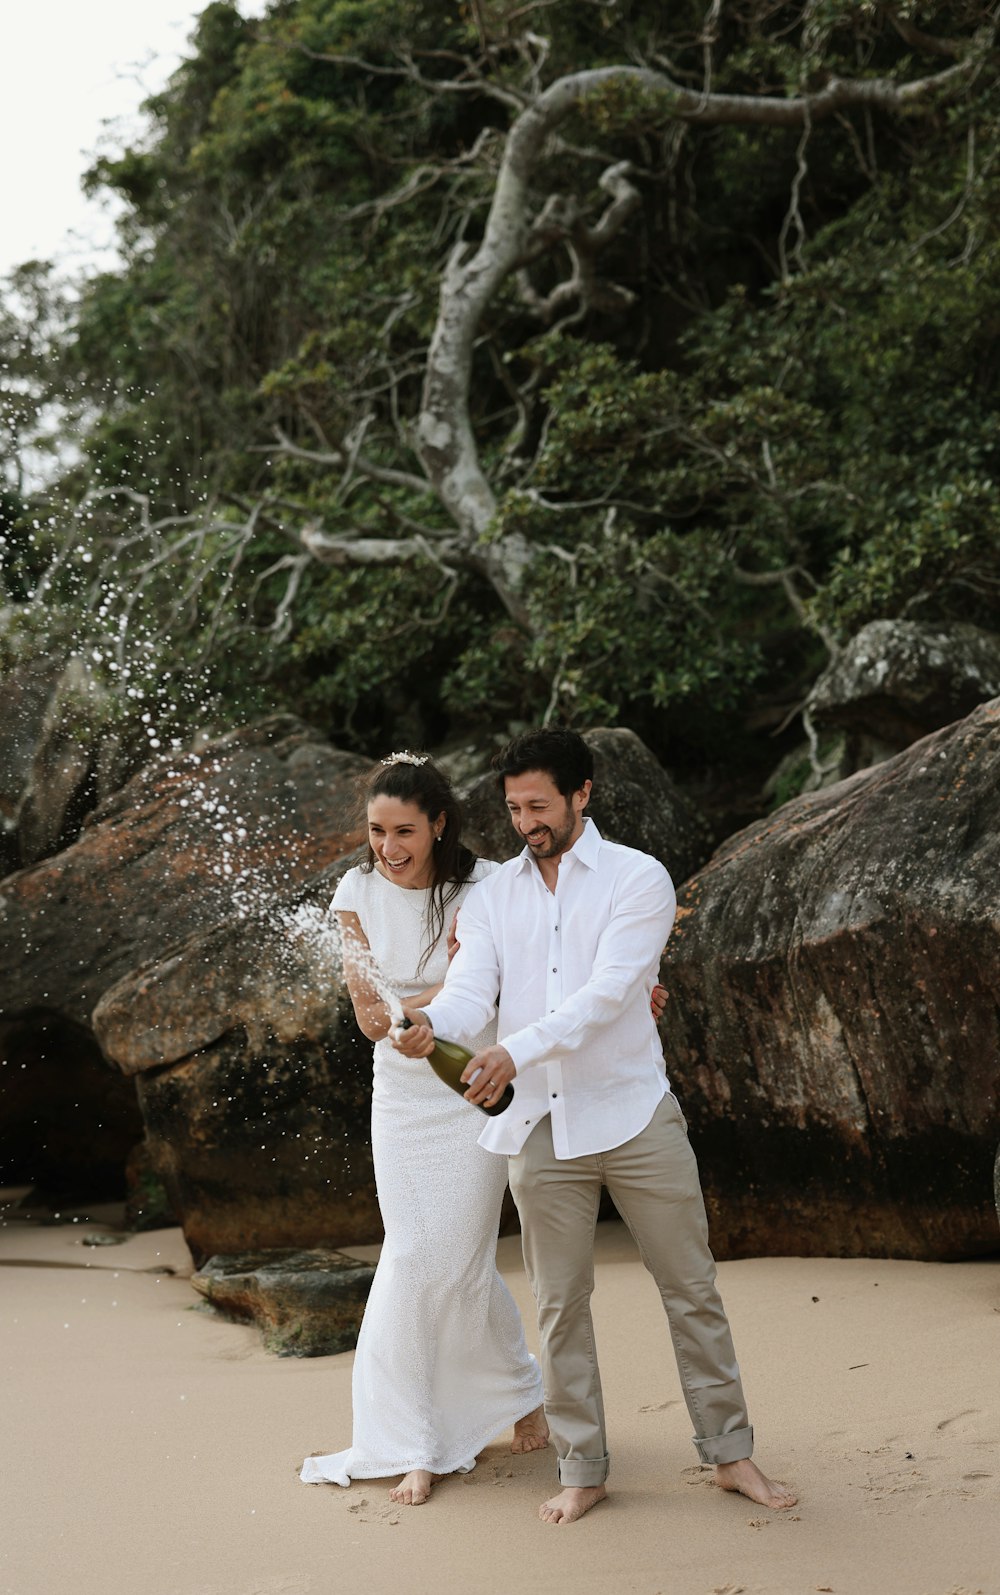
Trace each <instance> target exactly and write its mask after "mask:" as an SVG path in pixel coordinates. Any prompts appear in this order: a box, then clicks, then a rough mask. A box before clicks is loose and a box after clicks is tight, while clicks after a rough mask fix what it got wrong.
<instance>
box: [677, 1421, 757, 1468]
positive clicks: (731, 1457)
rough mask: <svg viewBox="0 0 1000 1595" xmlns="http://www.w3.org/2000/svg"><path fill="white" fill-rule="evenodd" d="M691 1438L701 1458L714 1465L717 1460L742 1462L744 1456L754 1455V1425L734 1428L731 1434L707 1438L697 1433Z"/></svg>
mask: <svg viewBox="0 0 1000 1595" xmlns="http://www.w3.org/2000/svg"><path fill="white" fill-rule="evenodd" d="M691 1438H692V1440H693V1441H694V1447H695V1450H696V1451H697V1453H698V1455H699V1456H700V1457H701V1460H702V1461H703V1462H708V1463H709V1464H711V1465H713V1466H714V1465H715V1463H717V1462H742V1461H743V1458H744V1457H749V1456H752V1455H753V1426H752V1425H751V1426H750V1428H748V1429H734V1430H733V1431H732V1433H731V1434H714V1435H710V1436H709V1438H708V1439H707V1440H703V1439H700V1438H699V1436H698V1435H696V1434H693V1435H692V1436H691Z"/></svg>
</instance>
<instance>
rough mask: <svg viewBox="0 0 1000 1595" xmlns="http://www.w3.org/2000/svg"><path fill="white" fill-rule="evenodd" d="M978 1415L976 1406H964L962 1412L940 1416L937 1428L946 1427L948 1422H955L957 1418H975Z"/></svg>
mask: <svg viewBox="0 0 1000 1595" xmlns="http://www.w3.org/2000/svg"><path fill="white" fill-rule="evenodd" d="M977 1416H978V1409H977V1408H976V1407H966V1408H965V1411H964V1412H956V1413H955V1414H954V1416H953V1417H951V1418H942V1419H941V1422H940V1423H939V1424H938V1428H939V1429H947V1428H948V1427H949V1425H950V1424H953V1423H957V1422H958V1420H959V1418H975V1417H977Z"/></svg>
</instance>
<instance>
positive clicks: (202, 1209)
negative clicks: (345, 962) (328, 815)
mask: <svg viewBox="0 0 1000 1595" xmlns="http://www.w3.org/2000/svg"><path fill="white" fill-rule="evenodd" d="M356 856H357V855H354V854H352V855H349V856H348V857H347V858H345V859H344V860H342V861H340V862H339V863H337V864H335V865H333V866H331V867H330V868H328V869H327V870H325V871H321V872H320V873H319V874H318V875H317V876H316V877H314V878H313V879H312V880H311V881H310V883H309V885H308V886H307V887H305V888H303V889H302V890H301V891H300V892H299V893H297V894H293V895H292V896H290V897H288V898H286V899H283V900H277V901H275V902H273V903H271V904H269V905H267V906H265V907H264V908H262V909H261V910H259V911H258V912H256V913H254V914H251V915H249V916H248V917H247V918H246V919H242V920H239V919H233V920H231V921H224V922H220V923H219V924H218V925H216V926H215V927H213V929H211V930H209V931H207V932H204V933H201V934H195V935H193V936H190V937H188V938H187V940H186V941H184V942H181V943H178V944H176V945H175V946H173V947H172V948H170V949H169V950H168V952H167V955H166V956H165V957H163V958H161V959H154V960H151V961H150V962H149V963H147V964H145V965H142V966H140V967H139V968H138V969H136V970H133V971H131V972H130V973H129V974H128V975H127V976H125V977H124V978H123V979H122V980H120V981H119V982H118V983H117V985H115V986H113V987H112V988H111V989H110V990H109V991H108V992H106V993H105V995H104V997H103V998H102V999H101V1001H100V1003H99V1004H98V1005H97V1008H96V1009H95V1012H94V1028H95V1030H96V1033H97V1036H98V1038H99V1040H100V1043H101V1046H102V1048H103V1051H104V1053H105V1056H106V1057H107V1058H109V1059H111V1060H112V1061H113V1062H114V1063H115V1064H116V1065H117V1066H118V1067H119V1068H120V1069H121V1070H122V1071H123V1073H125V1074H128V1075H131V1076H133V1077H134V1078H135V1080H136V1083H137V1086H138V1094H139V1102H140V1105H141V1108H142V1113H143V1119H144V1122H145V1126H146V1156H147V1158H148V1163H149V1169H150V1171H151V1173H152V1174H153V1175H154V1176H155V1177H157V1178H158V1179H160V1180H161V1181H162V1183H163V1185H164V1188H165V1189H166V1192H167V1194H168V1198H169V1201H170V1205H171V1207H172V1208H173V1211H174V1212H175V1213H176V1214H177V1216H178V1218H179V1219H180V1222H181V1223H182V1225H183V1228H184V1235H185V1238H186V1240H187V1242H188V1245H189V1246H190V1248H191V1251H192V1253H193V1254H194V1256H195V1258H196V1260H198V1261H201V1260H203V1259H204V1258H206V1257H208V1256H210V1255H212V1254H214V1253H217V1252H219V1253H234V1252H243V1251H249V1250H259V1249H261V1248H268V1249H270V1248H275V1247H289V1246H291V1247H300V1246H310V1247H311V1246H327V1247H338V1246H342V1245H346V1244H349V1243H351V1242H354V1243H357V1242H359V1241H376V1240H378V1239H380V1238H381V1234H382V1229H381V1222H380V1218H379V1212H378V1204H377V1200H376V1197H375V1186H374V1177H373V1172H372V1162H371V1145H370V1140H371V1137H370V1113H371V1077H372V1065H371V1043H370V1042H368V1041H366V1040H365V1039H364V1037H363V1036H361V1034H360V1032H359V1031H358V1029H357V1027H356V1025H355V1024H354V1022H353V1017H352V1013H351V1007H350V1002H349V1000H348V998H347V995H346V992H345V989H344V986H343V982H342V977H341V973H340V969H339V961H338V957H337V949H336V945H335V943H334V942H332V941H331V940H330V939H329V936H328V933H327V921H326V909H327V907H328V905H329V902H330V899H331V897H332V896H333V892H334V890H335V886H336V881H337V879H338V878H339V876H340V874H341V872H342V871H343V870H344V869H345V868H347V867H348V866H349V865H350V864H351V863H353V862H354V861H355V858H356Z"/></svg>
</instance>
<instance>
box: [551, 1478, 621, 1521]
mask: <svg viewBox="0 0 1000 1595" xmlns="http://www.w3.org/2000/svg"><path fill="white" fill-rule="evenodd" d="M607 1494H608V1492H607V1490H606V1489H605V1488H604V1485H603V1484H590V1485H587V1486H585V1487H583V1488H580V1487H577V1486H576V1485H567V1487H566V1489H565V1490H560V1491H559V1494H558V1495H554V1496H553V1497H552V1499H551V1501H543V1502H542V1504H541V1506H540V1507H539V1508H538V1516H539V1517H540V1518H541V1520H542V1522H543V1523H575V1522H576V1520H577V1518H578V1517H582V1516H583V1514H584V1512H589V1511H590V1509H591V1507H592V1506H596V1505H597V1503H598V1501H604V1500H606V1499H607Z"/></svg>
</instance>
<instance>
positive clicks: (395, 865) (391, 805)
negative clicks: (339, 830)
mask: <svg viewBox="0 0 1000 1595" xmlns="http://www.w3.org/2000/svg"><path fill="white" fill-rule="evenodd" d="M444 822H445V816H444V814H443V813H442V814H439V815H438V817H437V819H436V820H433V821H432V820H429V819H428V818H427V815H426V814H425V813H424V811H423V809H421V808H420V807H419V806H418V805H417V804H416V803H404V802H403V801H402V800H401V799H400V798H392V797H384V796H379V797H374V798H372V799H371V801H370V803H369V804H368V841H369V842H370V844H371V850H372V852H373V853H374V854H375V868H376V869H377V870H378V871H379V874H381V875H384V876H385V877H386V879H387V880H390V881H394V882H395V883H396V885H397V886H408V887H410V888H411V889H413V888H415V887H420V886H429V885H430V884H431V880H432V874H433V872H432V869H431V854H432V853H433V851H434V842H435V839H436V837H437V835H438V833H439V832H440V830H441V828H442V826H443V825H444Z"/></svg>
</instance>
